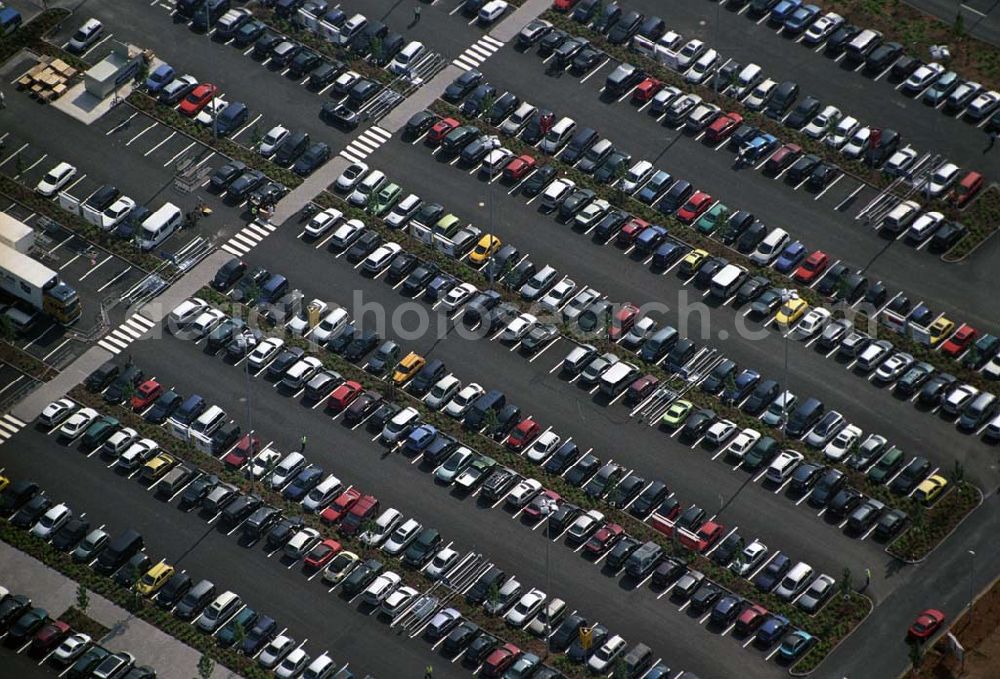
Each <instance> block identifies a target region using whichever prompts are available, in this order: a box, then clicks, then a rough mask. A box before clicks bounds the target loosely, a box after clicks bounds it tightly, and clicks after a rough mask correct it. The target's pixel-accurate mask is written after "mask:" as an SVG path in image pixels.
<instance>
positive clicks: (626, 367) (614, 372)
mask: <svg viewBox="0 0 1000 679" xmlns="http://www.w3.org/2000/svg"><path fill="white" fill-rule="evenodd" d="M638 376H639V369H638V368H637V367H635V366H634V365H632V364H631V363H626V362H625V361H619V362H618V363H615V364H614V365H613V366H611V367H610V368H608V369H607V371H606V372H605V373H604V374H603V375H601V393H602V394H604V395H605V396H611V397H615V396H617V395H618V394H620V393H622V392H623V391H625V390H626V389H628V386H629V385H630V384H632V382H634V381H635V379H636V378H637V377H638Z"/></svg>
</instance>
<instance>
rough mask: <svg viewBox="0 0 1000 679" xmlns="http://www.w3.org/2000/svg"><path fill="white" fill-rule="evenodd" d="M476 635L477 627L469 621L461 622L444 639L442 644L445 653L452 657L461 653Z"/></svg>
mask: <svg viewBox="0 0 1000 679" xmlns="http://www.w3.org/2000/svg"><path fill="white" fill-rule="evenodd" d="M478 634H479V625H477V624H476V623H474V622H472V621H471V620H464V621H462V622H461V623H459V624H458V625H457V626H456V627H455V628H454V629H453V630H451V632H450V633H449V634H448V636H447V637H445V640H444V644H443V646H444V651H445V653H449V654H452V655H457V654H458V653H461V652H462V651H463V650H465V648H466V646H468V645H469V644H471V643H472V640H473V639H475V638H476V636H477V635H478Z"/></svg>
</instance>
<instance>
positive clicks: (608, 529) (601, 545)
mask: <svg viewBox="0 0 1000 679" xmlns="http://www.w3.org/2000/svg"><path fill="white" fill-rule="evenodd" d="M623 535H625V529H624V528H622V527H621V526H619V525H618V524H617V523H606V524H604V525H603V526H601V527H600V528H599V529H597V532H596V533H594V534H593V535H592V536H591V538H590V539H589V540H587V545H586V547H587V552H588V553H590V554H592V555H593V556H600V555H601V554H604V552H606V551H608V550H609V549H611V548H612V547H613V546H614V544H615V543H616V542H618V540H620V539H621V537H622V536H623Z"/></svg>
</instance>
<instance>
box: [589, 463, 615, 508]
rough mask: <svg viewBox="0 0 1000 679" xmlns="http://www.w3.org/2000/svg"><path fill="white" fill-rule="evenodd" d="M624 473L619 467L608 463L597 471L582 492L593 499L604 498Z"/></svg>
mask: <svg viewBox="0 0 1000 679" xmlns="http://www.w3.org/2000/svg"><path fill="white" fill-rule="evenodd" d="M624 473H625V470H624V469H623V468H622V466H621V465H618V464H615V463H614V462H609V463H607V464H606V465H604V466H603V467H601V468H600V469H599V470H598V471H597V473H596V474H595V475H594V478H592V479H591V480H590V481H589V482H588V483H587V485H586V486H585V487H584V489H583V490H584V492H585V493H587V495H588V496H589V497H592V498H595V499H596V498H601V497H604V496H605V495H606V494H607V493H608V491H610V490H611V488H612V487H614V485H615V484H616V483H618V480H619V479H621V477H622V475H623V474H624Z"/></svg>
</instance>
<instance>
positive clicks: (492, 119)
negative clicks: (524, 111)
mask: <svg viewBox="0 0 1000 679" xmlns="http://www.w3.org/2000/svg"><path fill="white" fill-rule="evenodd" d="M520 103H521V99H520V98H519V97H518V96H517V95H516V94H514V93H513V92H506V93H504V94H503V95H501V96H500V97H499V98H498V99H497V100H496V101H494V102H493V106H491V107H490V110H489V111H486V113H485V114H483V118H485V119H486V122H488V123H489V124H490V125H499V124H500V123H502V122H503V121H504V120H505V119H506V118H507V116H509V115H510V114H511V113H513V112H514V111H515V110H516V109H517V107H518V106H519V105H520Z"/></svg>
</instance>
